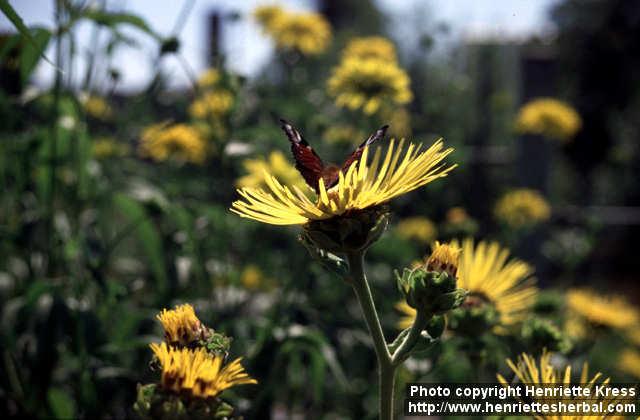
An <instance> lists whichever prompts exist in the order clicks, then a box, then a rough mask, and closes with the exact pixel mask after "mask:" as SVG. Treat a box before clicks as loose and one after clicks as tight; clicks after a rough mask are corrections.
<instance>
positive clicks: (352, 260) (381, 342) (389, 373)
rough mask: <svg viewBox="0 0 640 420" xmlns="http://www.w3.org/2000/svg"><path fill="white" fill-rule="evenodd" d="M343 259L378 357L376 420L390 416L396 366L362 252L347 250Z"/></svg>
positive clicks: (382, 419) (391, 415) (387, 419)
mask: <svg viewBox="0 0 640 420" xmlns="http://www.w3.org/2000/svg"><path fill="white" fill-rule="evenodd" d="M347 260H348V262H349V276H348V279H347V280H348V281H349V283H351V286H352V287H353V290H354V292H355V293H356V296H357V298H358V303H360V309H361V310H362V315H363V316H364V320H365V322H366V324H367V327H368V328H369V333H370V334H371V338H372V339H373V347H374V349H375V352H376V358H377V360H378V375H379V385H380V389H379V392H380V393H379V395H378V401H379V409H380V420H392V419H393V391H394V381H395V370H396V367H395V366H393V364H392V363H391V354H389V349H388V347H387V342H386V341H385V339H384V333H383V332H382V326H381V325H380V320H379V319H378V313H377V311H376V306H375V303H374V302H373V296H372V295H371V289H370V288H369V283H368V282H367V278H366V276H365V273H364V253H363V252H354V253H349V254H347Z"/></svg>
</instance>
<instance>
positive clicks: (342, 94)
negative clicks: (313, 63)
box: [327, 57, 413, 115]
mask: <svg viewBox="0 0 640 420" xmlns="http://www.w3.org/2000/svg"><path fill="white" fill-rule="evenodd" d="M327 86H328V91H329V95H331V96H333V97H335V98H336V99H335V100H336V105H338V106H340V107H347V108H349V109H351V110H356V109H360V108H362V110H363V111H364V113H365V114H369V115H370V114H373V113H375V112H377V111H378V109H380V107H381V106H382V105H383V104H384V105H387V106H390V105H403V104H406V103H408V102H409V101H411V99H412V98H413V94H412V93H411V90H410V89H409V76H408V75H407V73H405V72H404V70H402V69H401V68H400V67H398V65H397V64H396V63H395V62H389V61H384V60H380V59H376V58H366V59H361V58H356V57H352V58H348V59H345V60H343V61H342V63H341V64H340V65H339V66H338V67H336V68H334V69H333V73H332V75H331V78H330V79H329V81H328V84H327Z"/></svg>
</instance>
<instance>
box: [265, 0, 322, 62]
mask: <svg viewBox="0 0 640 420" xmlns="http://www.w3.org/2000/svg"><path fill="white" fill-rule="evenodd" d="M254 16H255V17H256V20H257V21H258V23H259V24H260V25H261V26H262V28H263V30H264V31H265V32H266V33H267V34H268V35H270V36H271V37H273V39H274V40H275V42H276V46H277V47H278V48H280V49H295V50H298V51H299V52H301V53H302V54H304V55H318V54H321V53H323V52H324V51H325V50H326V49H327V47H328V46H329V43H330V42H331V25H329V22H328V21H327V20H326V19H325V18H324V16H322V15H321V14H319V13H290V12H287V11H284V10H282V9H280V8H279V7H276V6H263V7H259V8H257V9H256V11H255V12H254Z"/></svg>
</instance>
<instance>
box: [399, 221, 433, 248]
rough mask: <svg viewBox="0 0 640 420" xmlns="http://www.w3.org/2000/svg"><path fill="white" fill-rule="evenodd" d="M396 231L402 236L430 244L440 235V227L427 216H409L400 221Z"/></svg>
mask: <svg viewBox="0 0 640 420" xmlns="http://www.w3.org/2000/svg"><path fill="white" fill-rule="evenodd" d="M396 233H397V234H398V236H400V237H401V238H404V239H409V240H415V241H417V242H419V243H422V244H428V243H431V242H433V240H434V239H435V238H436V236H437V235H438V228H437V227H436V225H435V223H433V222H432V221H431V220H429V219H427V218H426V217H408V218H406V219H402V220H401V221H400V222H399V223H398V225H397V226H396Z"/></svg>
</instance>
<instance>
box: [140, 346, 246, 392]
mask: <svg viewBox="0 0 640 420" xmlns="http://www.w3.org/2000/svg"><path fill="white" fill-rule="evenodd" d="M150 347H151V350H153V353H154V354H155V355H156V357H157V358H158V361H159V362H160V365H162V379H161V385H162V388H164V389H165V390H166V391H171V392H175V393H177V394H180V395H185V396H188V397H191V398H212V397H215V396H217V395H218V394H220V393H221V392H222V391H224V390H225V389H228V388H231V387H233V386H236V385H243V384H256V383H258V382H257V381H256V380H255V379H252V378H251V377H250V376H249V375H248V374H247V373H246V372H245V371H244V368H243V367H242V365H241V364H240V360H241V359H240V358H238V359H236V360H234V361H233V362H231V363H229V364H227V365H225V366H222V363H223V361H224V360H223V357H222V356H218V355H211V354H209V353H208V352H207V350H206V349H204V348H198V349H193V350H191V349H186V348H181V349H177V348H173V347H169V346H167V344H166V343H161V344H156V343H153V344H151V345H150Z"/></svg>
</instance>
